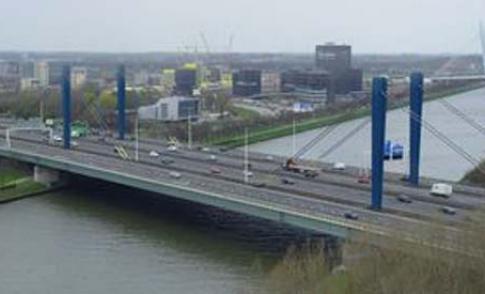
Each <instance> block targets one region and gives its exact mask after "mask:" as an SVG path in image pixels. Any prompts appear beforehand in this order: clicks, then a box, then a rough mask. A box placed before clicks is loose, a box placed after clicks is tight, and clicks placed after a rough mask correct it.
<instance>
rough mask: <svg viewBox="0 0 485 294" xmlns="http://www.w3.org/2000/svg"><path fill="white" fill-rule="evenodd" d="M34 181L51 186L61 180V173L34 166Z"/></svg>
mask: <svg viewBox="0 0 485 294" xmlns="http://www.w3.org/2000/svg"><path fill="white" fill-rule="evenodd" d="M34 181H35V182H37V183H41V184H44V185H47V186H52V185H54V184H57V183H59V182H60V181H61V173H60V172H59V171H58V170H54V169H50V168H46V167H42V166H38V165H36V166H34Z"/></svg>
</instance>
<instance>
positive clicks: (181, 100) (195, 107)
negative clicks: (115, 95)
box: [138, 96, 200, 121]
mask: <svg viewBox="0 0 485 294" xmlns="http://www.w3.org/2000/svg"><path fill="white" fill-rule="evenodd" d="M199 112H200V105H199V99H196V98H190V97H182V96H173V97H167V98H161V99H160V100H158V102H157V103H155V104H153V105H149V106H142V107H140V108H138V117H139V118H140V119H142V120H160V121H183V120H187V119H188V118H189V116H190V118H191V119H193V120H198V119H199Z"/></svg>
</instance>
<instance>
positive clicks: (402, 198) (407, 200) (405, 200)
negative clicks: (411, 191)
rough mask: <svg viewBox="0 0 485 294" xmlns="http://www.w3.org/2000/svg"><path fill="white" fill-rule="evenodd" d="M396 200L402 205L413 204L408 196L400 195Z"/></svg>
mask: <svg viewBox="0 0 485 294" xmlns="http://www.w3.org/2000/svg"><path fill="white" fill-rule="evenodd" d="M397 200H399V202H402V203H412V202H413V200H412V199H411V197H409V196H408V195H404V194H400V195H399V196H397Z"/></svg>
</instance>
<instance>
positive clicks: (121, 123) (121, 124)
mask: <svg viewBox="0 0 485 294" xmlns="http://www.w3.org/2000/svg"><path fill="white" fill-rule="evenodd" d="M116 78H117V97H118V99H117V108H118V121H117V125H118V139H120V140H124V139H125V132H126V115H125V109H126V80H125V66H124V65H122V64H120V65H119V66H118V72H117V75H116Z"/></svg>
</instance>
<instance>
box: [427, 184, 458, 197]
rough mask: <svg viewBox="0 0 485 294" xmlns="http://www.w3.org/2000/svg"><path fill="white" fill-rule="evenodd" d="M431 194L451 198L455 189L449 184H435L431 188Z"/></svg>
mask: <svg viewBox="0 0 485 294" xmlns="http://www.w3.org/2000/svg"><path fill="white" fill-rule="evenodd" d="M430 193H431V195H434V196H441V197H445V198H449V197H450V196H451V194H452V193H453V187H452V186H451V185H449V184H443V183H438V184H433V186H431V191H430Z"/></svg>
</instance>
